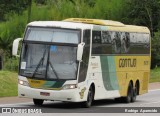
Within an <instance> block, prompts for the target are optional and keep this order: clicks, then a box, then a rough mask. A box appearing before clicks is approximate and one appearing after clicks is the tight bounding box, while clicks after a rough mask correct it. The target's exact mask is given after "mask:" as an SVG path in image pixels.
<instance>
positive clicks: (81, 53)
mask: <svg viewBox="0 0 160 116" xmlns="http://www.w3.org/2000/svg"><path fill="white" fill-rule="evenodd" d="M84 45H85V43H84V42H82V43H80V44H78V49H77V60H78V61H82V55H83V48H84Z"/></svg>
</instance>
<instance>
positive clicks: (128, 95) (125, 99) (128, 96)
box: [124, 83, 133, 103]
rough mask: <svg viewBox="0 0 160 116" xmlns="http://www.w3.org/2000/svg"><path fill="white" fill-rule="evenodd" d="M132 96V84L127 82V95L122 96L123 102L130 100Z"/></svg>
mask: <svg viewBox="0 0 160 116" xmlns="http://www.w3.org/2000/svg"><path fill="white" fill-rule="evenodd" d="M132 97H133V87H132V84H131V83H129V85H128V92H127V96H126V97H124V102H125V103H130V102H131V100H132Z"/></svg>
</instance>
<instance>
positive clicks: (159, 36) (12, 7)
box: [0, 0, 160, 70]
mask: <svg viewBox="0 0 160 116" xmlns="http://www.w3.org/2000/svg"><path fill="white" fill-rule="evenodd" d="M70 17H81V18H98V19H106V20H117V21H120V22H123V23H125V24H132V25H143V26H147V27H148V28H149V29H150V31H151V36H152V68H153V67H155V66H156V65H160V0H1V1H0V56H3V59H5V60H4V61H3V62H4V68H5V69H12V70H16V69H17V65H18V63H17V59H16V58H12V60H11V47H12V42H13V40H14V39H15V38H17V37H23V32H24V30H25V26H26V24H27V23H28V22H31V21H35V20H63V19H65V18H70ZM11 61H12V62H11Z"/></svg>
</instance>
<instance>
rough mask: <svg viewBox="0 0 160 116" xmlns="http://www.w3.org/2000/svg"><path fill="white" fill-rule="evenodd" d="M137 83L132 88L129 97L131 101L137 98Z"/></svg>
mask: <svg viewBox="0 0 160 116" xmlns="http://www.w3.org/2000/svg"><path fill="white" fill-rule="evenodd" d="M137 91H138V85H137V83H136V85H135V88H134V89H133V96H132V98H131V102H135V101H136V98H137Z"/></svg>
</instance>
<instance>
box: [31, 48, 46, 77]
mask: <svg viewBox="0 0 160 116" xmlns="http://www.w3.org/2000/svg"><path fill="white" fill-rule="evenodd" d="M46 51H47V48H46V49H45V51H44V53H43V56H42V58H41V59H40V61H39V63H38V65H37V67H36V69H35V71H34V73H33V75H32V78H33V77H34V76H35V74H36V72H37V70H38V68H39V66H40V65H41V62H43V61H44V57H45V54H46Z"/></svg>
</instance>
